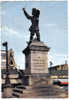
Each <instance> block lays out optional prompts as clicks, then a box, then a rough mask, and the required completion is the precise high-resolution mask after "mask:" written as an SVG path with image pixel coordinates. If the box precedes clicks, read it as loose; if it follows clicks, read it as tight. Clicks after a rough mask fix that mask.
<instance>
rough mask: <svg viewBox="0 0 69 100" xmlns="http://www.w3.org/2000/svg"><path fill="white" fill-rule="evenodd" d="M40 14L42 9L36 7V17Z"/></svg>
mask: <svg viewBox="0 0 69 100" xmlns="http://www.w3.org/2000/svg"><path fill="white" fill-rule="evenodd" d="M39 15H40V10H39V9H36V17H39Z"/></svg>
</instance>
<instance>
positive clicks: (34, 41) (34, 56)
mask: <svg viewBox="0 0 69 100" xmlns="http://www.w3.org/2000/svg"><path fill="white" fill-rule="evenodd" d="M23 11H24V14H25V16H26V17H27V18H28V19H30V20H31V22H32V25H31V27H30V28H29V31H30V40H29V42H28V45H27V47H26V48H25V49H24V50H23V53H24V54H25V67H26V68H25V75H26V76H27V78H28V84H29V85H31V84H33V83H34V82H35V81H37V80H38V79H42V78H44V77H45V78H46V76H47V75H48V52H49V50H50V48H49V47H48V46H46V45H45V44H44V43H43V42H42V41H40V33H39V15H40V10H38V9H36V8H33V9H32V16H30V15H29V14H28V13H27V12H26V10H25V8H23ZM35 34H36V38H33V36H34V35H35Z"/></svg>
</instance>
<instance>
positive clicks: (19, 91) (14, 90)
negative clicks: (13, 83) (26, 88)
mask: <svg viewBox="0 0 69 100" xmlns="http://www.w3.org/2000/svg"><path fill="white" fill-rule="evenodd" d="M13 92H18V93H23V91H22V90H20V89H17V88H15V89H13Z"/></svg>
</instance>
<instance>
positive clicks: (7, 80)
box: [3, 42, 10, 85]
mask: <svg viewBox="0 0 69 100" xmlns="http://www.w3.org/2000/svg"><path fill="white" fill-rule="evenodd" d="M3 46H5V47H6V80H5V85H9V84H10V79H9V76H8V75H9V70H8V43H7V42H4V43H3Z"/></svg>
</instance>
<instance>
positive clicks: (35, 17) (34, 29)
mask: <svg viewBox="0 0 69 100" xmlns="http://www.w3.org/2000/svg"><path fill="white" fill-rule="evenodd" d="M23 11H24V14H25V16H26V17H27V19H29V20H31V22H32V25H31V26H30V28H29V31H30V41H29V44H30V43H31V42H32V40H33V36H34V35H35V33H36V36H37V40H38V41H40V33H39V15H40V10H38V9H36V8H33V9H32V16H30V15H29V14H28V13H27V12H26V10H25V8H23Z"/></svg>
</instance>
